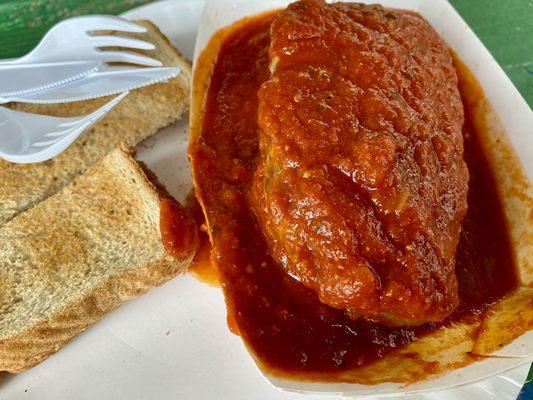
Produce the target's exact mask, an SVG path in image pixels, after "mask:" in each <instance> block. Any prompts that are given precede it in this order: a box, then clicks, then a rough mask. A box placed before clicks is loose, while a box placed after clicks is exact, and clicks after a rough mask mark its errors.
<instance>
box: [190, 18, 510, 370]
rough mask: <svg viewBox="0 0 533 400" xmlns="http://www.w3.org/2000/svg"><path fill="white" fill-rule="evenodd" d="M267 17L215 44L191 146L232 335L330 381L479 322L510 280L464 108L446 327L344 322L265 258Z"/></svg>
mask: <svg viewBox="0 0 533 400" xmlns="http://www.w3.org/2000/svg"><path fill="white" fill-rule="evenodd" d="M272 18H273V14H265V15H263V16H260V17H257V18H251V19H249V20H248V21H247V22H246V23H245V24H241V25H239V26H238V29H235V30H234V31H232V32H231V33H230V34H229V35H228V37H227V38H226V40H225V41H224V43H223V44H222V47H221V49H220V52H219V53H218V58H217V62H216V64H215V66H214V70H213V74H212V79H211V84H210V87H209V91H208V94H207V102H206V109H205V117H204V121H203V129H202V136H201V138H199V140H198V141H196V142H195V143H194V144H193V145H192V146H191V148H190V155H191V158H192V160H193V164H194V169H195V179H196V183H197V188H198V190H199V194H200V198H201V199H202V201H203V204H204V206H205V209H206V210H207V213H208V215H207V217H208V219H209V221H210V222H211V232H210V233H211V237H212V240H213V245H214V247H213V260H214V261H215V263H216V266H217V269H218V273H219V278H220V281H221V285H222V288H223V290H224V293H225V297H226V303H227V307H228V316H229V319H230V320H231V321H233V322H232V323H234V324H235V325H236V328H234V329H235V330H238V331H239V334H240V335H241V336H242V338H243V340H244V341H245V342H246V344H247V346H248V348H249V349H250V350H251V351H252V352H253V353H254V355H255V356H256V357H257V358H258V359H259V360H260V361H261V363H262V364H263V365H264V366H266V367H267V368H272V369H275V370H277V371H284V373H286V374H288V375H291V374H294V375H298V374H300V375H301V373H310V374H312V373H329V375H328V376H332V375H331V374H333V375H334V374H335V372H338V371H344V370H347V369H351V368H354V367H358V366H362V365H365V364H368V363H370V362H372V361H375V360H378V359H380V358H382V357H383V356H385V355H386V354H387V353H389V352H391V351H394V350H396V349H398V348H401V347H403V346H405V345H407V344H408V343H411V342H412V341H414V340H416V339H417V338H420V337H422V336H423V335H425V334H427V333H428V332H431V331H433V330H435V329H438V328H439V327H441V326H445V325H446V324H450V323H454V322H457V321H461V320H465V319H472V318H479V316H480V314H481V313H482V311H483V310H484V309H485V308H486V306H487V305H489V304H491V303H492V302H494V301H495V300H497V299H498V298H500V297H501V296H502V295H504V294H505V293H507V292H509V291H510V290H511V289H513V288H514V287H515V286H516V284H517V278H516V272H515V271H516V269H515V265H514V259H513V253H512V250H511V244H510V239H509V237H508V228H507V225H506V222H505V218H504V214H503V210H502V204H501V202H500V200H499V196H498V192H497V189H496V186H495V181H494V179H493V177H492V173H491V170H490V168H489V164H488V163H487V159H486V157H485V155H484V153H483V151H482V147H481V143H480V137H481V135H480V134H479V132H478V131H477V129H478V128H477V127H476V125H475V124H473V123H472V119H471V118H472V115H471V114H469V112H470V110H469V109H468V108H467V109H466V110H465V114H466V115H465V117H466V123H465V126H464V133H465V159H466V162H467V164H468V168H469V171H470V186H469V195H468V209H469V211H468V214H467V216H466V218H465V222H464V224H463V232H462V235H461V239H460V244H459V248H458V251H457V276H458V280H459V294H460V298H461V303H460V306H459V307H458V309H457V310H456V311H455V312H454V313H453V314H452V315H451V316H450V317H449V318H448V319H447V320H446V321H444V322H443V323H440V324H426V325H423V326H419V327H414V328H390V327H386V326H381V325H377V324H373V323H369V322H365V321H363V320H357V321H354V320H351V319H349V318H347V317H346V316H345V315H344V313H343V312H342V311H340V310H337V309H334V308H331V307H329V306H326V305H324V304H322V303H321V302H320V301H319V300H318V299H317V296H316V294H315V293H314V292H313V291H312V290H310V289H308V288H306V287H304V286H303V285H302V284H300V283H299V282H298V281H296V280H295V279H293V278H292V277H290V276H289V275H287V274H286V272H285V271H284V270H283V269H282V268H281V267H280V266H279V265H278V264H277V263H276V262H275V261H274V260H273V258H272V257H271V256H270V254H269V250H268V247H267V244H266V241H265V238H264V236H263V234H262V232H261V230H260V228H259V226H258V224H257V222H256V220H255V217H254V215H253V213H252V211H251V208H250V204H249V200H248V199H249V193H250V183H251V179H252V174H253V171H254V168H255V165H256V157H257V155H258V147H257V146H258V142H257V114H256V113H257V96H256V94H257V90H258V88H259V86H260V84H261V83H262V82H264V81H265V80H266V79H267V78H268V75H269V73H268V68H267V66H268V54H267V49H268V45H269V35H268V31H269V26H270V23H271V20H272ZM458 65H459V64H458ZM458 73H459V78H460V82H461V86H462V87H461V89H462V90H467V89H468V90H470V89H471V88H469V87H468V85H467V83H468V82H467V81H465V80H464V79H463V78H462V77H465V76H466V74H467V73H468V71H467V70H461V68H459V69H458ZM465 85H466V86H465ZM479 96H483V93H482V92H481V91H480V92H479Z"/></svg>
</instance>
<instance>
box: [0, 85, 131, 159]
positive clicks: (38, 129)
mask: <svg viewBox="0 0 533 400" xmlns="http://www.w3.org/2000/svg"><path fill="white" fill-rule="evenodd" d="M127 94H128V92H126V93H122V94H121V95H119V96H117V97H115V98H114V99H113V100H111V101H110V102H108V103H107V104H105V105H104V106H102V107H100V108H99V109H98V110H96V111H94V112H92V113H91V114H88V115H84V116H81V117H75V118H58V117H50V116H47V115H37V114H30V113H25V112H21V111H15V110H11V109H9V108H4V107H0V157H2V158H4V159H6V160H7V161H11V162H14V163H35V162H41V161H46V160H49V159H50V158H52V157H55V156H56V155H58V154H59V153H61V152H62V151H63V150H65V149H66V148H67V147H68V146H70V145H71V144H72V142H74V140H76V139H77V138H78V136H80V135H81V134H82V133H83V132H84V131H85V130H86V129H88V128H89V127H90V126H92V125H93V124H95V123H96V122H98V121H99V120H100V119H101V118H102V117H104V116H105V115H106V114H107V113H108V112H109V111H110V110H111V109H112V108H113V107H114V106H116V105H117V104H118V103H120V101H121V100H122V99H123V98H124V97H126V96H127Z"/></svg>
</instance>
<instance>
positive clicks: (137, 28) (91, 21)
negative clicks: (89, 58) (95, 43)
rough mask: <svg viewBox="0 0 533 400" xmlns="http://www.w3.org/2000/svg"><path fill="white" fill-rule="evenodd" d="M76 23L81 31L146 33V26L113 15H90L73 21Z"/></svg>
mask: <svg viewBox="0 0 533 400" xmlns="http://www.w3.org/2000/svg"><path fill="white" fill-rule="evenodd" d="M72 20H73V22H74V23H76V25H77V26H78V27H80V28H81V29H85V30H86V31H88V32H94V31H107V30H110V31H121V32H134V33H143V32H146V28H145V27H144V26H141V25H138V24H136V23H134V22H131V21H128V20H127V19H124V18H120V17H114V16H111V15H88V16H84V17H78V18H73V19H72Z"/></svg>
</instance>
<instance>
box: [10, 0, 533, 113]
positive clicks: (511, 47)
mask: <svg viewBox="0 0 533 400" xmlns="http://www.w3.org/2000/svg"><path fill="white" fill-rule="evenodd" d="M149 1H150V0H0V58H6V57H16V56H20V55H22V54H24V53H25V52H27V51H28V50H29V49H31V48H32V46H33V45H35V43H36V42H37V41H38V40H39V38H40V36H41V35H42V34H43V33H44V32H46V30H47V29H48V28H49V27H50V26H51V25H52V24H53V23H55V22H57V20H59V19H63V18H67V17H69V16H71V15H81V14H87V13H113V14H118V13H121V12H123V11H126V10H127V9H129V8H132V7H135V6H138V5H140V4H143V3H148V2H149ZM265 1H267V0H265ZM426 1H432V0H426ZM449 1H450V2H451V4H452V5H453V6H454V7H455V8H456V9H457V11H458V12H459V14H461V16H462V17H463V18H464V19H465V20H466V22H467V23H468V25H470V27H471V28H472V29H473V30H474V32H476V34H477V35H478V36H479V38H480V39H481V41H482V42H483V43H484V44H485V46H486V47H487V48H488V49H489V50H490V52H491V53H492V54H493V55H494V58H495V59H496V60H497V61H498V63H499V64H500V65H501V66H502V68H503V69H504V71H505V72H506V73H507V74H508V75H509V77H510V78H511V80H512V81H513V83H514V85H515V86H516V87H517V88H518V90H519V91H520V93H521V94H522V96H524V98H525V99H526V101H527V103H528V104H529V106H530V107H533V0H449ZM376 2H379V0H376Z"/></svg>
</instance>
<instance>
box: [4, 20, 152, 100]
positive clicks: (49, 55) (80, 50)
mask: <svg viewBox="0 0 533 400" xmlns="http://www.w3.org/2000/svg"><path fill="white" fill-rule="evenodd" d="M104 30H112V31H121V32H133V33H141V32H146V28H144V27H142V26H140V25H137V24H135V23H133V22H131V21H128V20H126V19H123V18H119V17H114V16H108V15H90V16H83V17H75V18H70V19H67V20H65V21H62V22H60V23H58V24H56V25H55V26H54V27H52V28H51V29H50V30H49V31H48V33H47V34H46V35H45V36H44V37H43V39H42V40H41V41H40V42H39V44H38V45H37V47H35V49H33V50H32V51H31V52H30V53H28V54H27V55H25V56H23V57H21V58H18V59H14V60H3V61H0V74H1V75H2V80H1V81H0V95H2V96H4V97H5V96H12V95H19V94H24V93H27V92H32V91H38V90H42V89H43V88H49V87H51V86H55V85H58V84H62V83H65V82H68V81H70V80H72V79H77V78H80V77H83V76H85V75H87V74H89V73H91V72H94V70H95V68H94V65H93V64H91V65H85V63H86V62H89V61H90V62H92V63H94V62H99V63H104V62H106V63H111V62H123V63H130V64H137V65H143V66H152V67H154V66H161V62H160V61H158V60H156V59H154V58H151V57H148V56H145V55H142V54H139V53H136V52H131V51H126V50H122V49H120V50H117V49H107V48H108V47H121V48H128V49H138V50H153V49H154V48H155V46H154V45H153V44H152V43H149V42H146V41H144V40H140V39H136V38H132V37H128V36H119V35H107V34H97V32H98V31H104ZM32 64H36V67H39V66H41V67H43V66H47V65H48V66H50V65H52V66H56V67H57V68H56V69H57V77H55V78H53V74H50V73H51V72H53V69H52V70H51V71H49V72H50V73H49V74H47V75H48V76H47V77H46V79H48V82H46V81H44V82H41V84H39V85H37V86H35V84H34V83H33V82H32V83H31V84H30V83H29V82H26V81H25V80H24V79H16V77H17V74H20V71H21V69H22V67H24V68H26V69H27V68H31V65H32ZM77 64H79V70H76V67H74V68H73V65H77ZM62 65H63V66H65V65H66V66H69V68H70V69H69V70H68V72H67V73H62V70H63V69H62V68H61V66H62ZM49 69H50V68H49ZM33 75H37V77H36V78H34V79H33V80H35V79H37V80H39V79H40V77H39V75H38V72H36V73H35V74H33ZM29 76H30V77H31V76H32V75H31V74H30V75H29ZM31 85H34V86H31Z"/></svg>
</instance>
